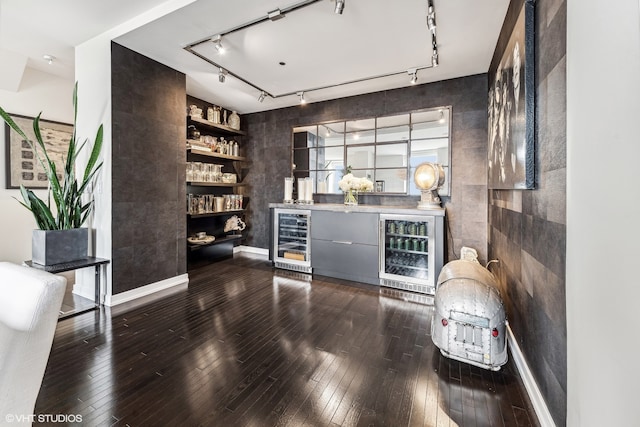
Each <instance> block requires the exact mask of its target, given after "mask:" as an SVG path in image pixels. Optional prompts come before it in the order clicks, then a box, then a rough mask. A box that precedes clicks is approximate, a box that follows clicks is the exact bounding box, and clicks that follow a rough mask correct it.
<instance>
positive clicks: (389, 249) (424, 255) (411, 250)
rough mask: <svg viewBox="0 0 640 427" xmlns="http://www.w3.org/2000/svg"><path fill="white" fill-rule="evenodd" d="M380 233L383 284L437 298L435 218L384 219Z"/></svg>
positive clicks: (395, 217)
mask: <svg viewBox="0 0 640 427" xmlns="http://www.w3.org/2000/svg"><path fill="white" fill-rule="evenodd" d="M380 231H381V232H380V284H381V285H382V286H389V287H393V288H399V289H404V290H409V291H414V292H421V293H428V294H433V293H434V290H435V289H434V288H435V283H434V277H433V272H434V259H435V257H434V256H433V253H434V239H433V233H434V221H433V217H430V216H417V215H416V216H412V215H402V216H401V215H380Z"/></svg>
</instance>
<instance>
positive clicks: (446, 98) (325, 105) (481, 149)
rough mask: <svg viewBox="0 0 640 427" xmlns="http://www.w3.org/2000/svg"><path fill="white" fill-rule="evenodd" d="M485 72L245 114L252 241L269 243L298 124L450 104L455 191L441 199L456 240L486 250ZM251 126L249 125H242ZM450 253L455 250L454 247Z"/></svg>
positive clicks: (376, 200) (369, 199)
mask: <svg viewBox="0 0 640 427" xmlns="http://www.w3.org/2000/svg"><path fill="white" fill-rule="evenodd" d="M486 98H487V75H486V74H479V75H475V76H469V77H463V78H458V79H453V80H447V81H441V82H437V83H429V84H423V85H419V86H412V87H407V88H401V89H395V90H388V91H383V92H376V93H370V94H365V95H360V96H353V97H348V98H341V99H336V100H331V101H325V102H318V103H311V104H306V105H304V106H296V107H290V108H283V109H278V110H271V111H266V112H261V113H255V114H248V115H245V116H244V117H243V119H242V120H243V129H245V130H246V131H247V133H248V137H247V139H248V142H247V149H248V150H249V151H248V157H249V159H250V160H251V162H252V163H251V165H250V168H249V171H248V175H247V178H246V182H248V183H249V184H250V186H249V187H248V191H249V195H250V198H251V203H250V206H249V215H248V218H249V221H250V231H249V233H248V242H247V244H248V245H251V246H255V247H260V248H267V247H268V244H269V234H268V233H269V223H268V219H269V211H268V205H269V203H272V202H281V201H282V197H283V187H284V177H285V176H289V175H290V174H291V152H290V150H291V129H292V128H293V127H295V126H300V125H308V124H313V123H319V122H325V121H332V120H340V119H359V118H364V117H373V116H380V115H387V114H395V113H402V112H408V111H411V110H417V109H421V108H429V107H440V106H447V105H451V106H452V113H453V118H452V120H453V121H452V147H451V148H452V153H451V157H452V162H451V183H452V186H451V197H447V198H445V199H444V201H445V207H446V208H447V215H448V219H449V220H450V226H451V231H452V233H451V235H452V241H453V246H451V245H449V253H451V252H452V250H453V249H455V252H456V253H457V254H459V251H460V247H461V246H462V245H466V246H472V247H474V248H476V249H477V250H478V252H479V253H480V256H481V258H482V259H483V260H486V258H487V203H488V202H487V173H486V168H487V166H486V165H487V99H486ZM245 126H246V127H245ZM315 197H316V199H315V200H316V202H318V201H321V202H333V203H342V200H341V196H338V195H336V196H322V197H319V196H315ZM417 200H418V197H415V196H414V197H409V196H405V197H401V196H385V197H379V196H373V195H362V196H360V203H364V204H385V205H396V206H399V205H403V206H407V205H412V206H416V205H417ZM450 256H453V255H450Z"/></svg>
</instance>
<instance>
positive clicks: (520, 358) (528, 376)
mask: <svg viewBox="0 0 640 427" xmlns="http://www.w3.org/2000/svg"><path fill="white" fill-rule="evenodd" d="M507 337H508V340H509V347H510V348H511V356H513V361H514V362H515V364H516V367H517V368H518V372H519V373H520V377H522V382H524V388H525V389H526V390H527V394H528V395H529V399H531V403H532V404H533V410H534V411H535V412H536V415H537V416H538V421H540V425H541V426H542V427H556V424H555V422H554V421H553V417H551V413H550V412H549V408H547V403H546V402H545V401H544V398H543V397H542V393H540V389H539V388H538V384H537V383H536V380H535V379H534V378H533V373H532V372H531V370H530V369H529V365H527V361H526V360H525V359H524V355H523V354H522V351H520V346H519V345H518V341H517V340H516V338H515V336H514V335H513V331H512V330H511V327H509V325H508V324H507Z"/></svg>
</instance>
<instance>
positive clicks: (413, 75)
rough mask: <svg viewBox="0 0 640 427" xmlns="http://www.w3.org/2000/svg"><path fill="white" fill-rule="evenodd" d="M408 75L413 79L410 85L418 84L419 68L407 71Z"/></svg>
mask: <svg viewBox="0 0 640 427" xmlns="http://www.w3.org/2000/svg"><path fill="white" fill-rule="evenodd" d="M407 74H409V76H410V77H411V80H410V83H411V84H412V85H414V84H416V83H418V69H417V68H411V69H409V70H407Z"/></svg>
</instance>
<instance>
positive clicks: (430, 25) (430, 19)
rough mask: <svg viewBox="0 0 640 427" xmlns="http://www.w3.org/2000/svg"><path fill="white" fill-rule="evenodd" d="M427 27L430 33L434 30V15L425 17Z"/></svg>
mask: <svg viewBox="0 0 640 427" xmlns="http://www.w3.org/2000/svg"><path fill="white" fill-rule="evenodd" d="M427 28H429V31H431V32H432V33H435V32H436V17H435V15H429V16H428V17H427Z"/></svg>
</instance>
